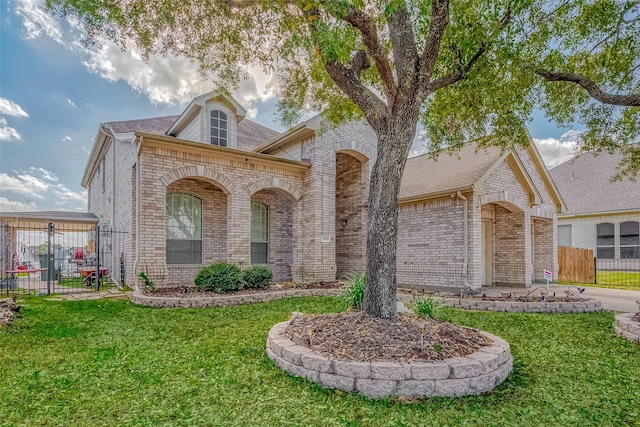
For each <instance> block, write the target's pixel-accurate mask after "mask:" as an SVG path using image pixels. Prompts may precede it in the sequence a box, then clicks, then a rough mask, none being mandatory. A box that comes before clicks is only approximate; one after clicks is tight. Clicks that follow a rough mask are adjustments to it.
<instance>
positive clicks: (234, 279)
mask: <svg viewBox="0 0 640 427" xmlns="http://www.w3.org/2000/svg"><path fill="white" fill-rule="evenodd" d="M195 285H196V287H197V288H198V290H200V291H213V292H217V293H223V292H231V291H237V290H239V289H242V285H243V282H242V273H241V271H240V269H239V268H238V267H237V266H235V265H233V264H229V263H227V262H218V263H215V264H212V265H210V266H208V267H205V268H203V269H202V270H200V272H199V273H198V274H197V275H196V279H195Z"/></svg>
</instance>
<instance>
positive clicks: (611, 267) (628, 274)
mask: <svg viewBox="0 0 640 427" xmlns="http://www.w3.org/2000/svg"><path fill="white" fill-rule="evenodd" d="M595 270H596V285H606V286H619V287H640V259H638V258H628V259H603V258H598V259H596V260H595Z"/></svg>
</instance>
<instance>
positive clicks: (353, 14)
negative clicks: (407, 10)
mask: <svg viewBox="0 0 640 427" xmlns="http://www.w3.org/2000/svg"><path fill="white" fill-rule="evenodd" d="M341 19H342V20H344V21H345V22H348V23H349V24H350V25H351V26H352V27H354V28H355V29H357V30H358V31H360V34H361V35H362V42H363V43H364V45H365V47H366V48H367V53H368V54H369V56H371V57H372V58H373V61H374V63H375V64H376V69H377V70H378V74H379V75H380V80H382V85H383V87H384V90H385V95H386V97H387V101H388V102H389V103H391V102H392V101H393V99H394V98H395V96H396V82H395V79H394V77H393V71H392V70H391V64H390V63H389V58H388V57H387V52H386V50H385V49H384V47H383V46H382V44H381V43H380V40H379V39H378V30H377V28H376V24H375V22H373V19H372V18H371V17H370V16H368V15H367V14H365V13H364V12H363V11H360V10H356V9H355V8H353V7H351V8H350V9H349V12H348V13H347V14H346V15H345V16H342V17H341Z"/></svg>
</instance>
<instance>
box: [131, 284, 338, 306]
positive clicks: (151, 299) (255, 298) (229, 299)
mask: <svg viewBox="0 0 640 427" xmlns="http://www.w3.org/2000/svg"><path fill="white" fill-rule="evenodd" d="M338 294H340V289H335V288H333V289H290V290H287V291H279V292H260V293H255V294H242V295H232V294H229V295H225V294H222V295H220V296H215V297H193V298H191V297H188V298H182V297H157V296H153V295H148V294H143V293H142V292H140V291H133V293H132V294H131V302H133V303H134V304H138V305H145V306H147V307H155V308H205V307H224V306H228V305H239V304H252V303H257V302H267V301H274V300H277V299H283V298H291V297H310V296H314V297H315V296H331V295H338Z"/></svg>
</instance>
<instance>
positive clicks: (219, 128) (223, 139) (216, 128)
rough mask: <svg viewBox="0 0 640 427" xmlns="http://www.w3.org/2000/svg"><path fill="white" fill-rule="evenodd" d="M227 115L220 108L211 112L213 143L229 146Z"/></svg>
mask: <svg viewBox="0 0 640 427" xmlns="http://www.w3.org/2000/svg"><path fill="white" fill-rule="evenodd" d="M227 132H228V127H227V115H226V114H225V113H224V112H222V111H220V110H213V111H212V112H211V144H212V145H218V146H220V147H226V146H227Z"/></svg>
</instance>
